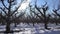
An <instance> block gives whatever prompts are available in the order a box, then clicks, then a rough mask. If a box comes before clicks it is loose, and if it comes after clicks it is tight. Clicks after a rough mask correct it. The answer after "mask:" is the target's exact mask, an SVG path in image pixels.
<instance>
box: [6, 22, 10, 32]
mask: <svg viewBox="0 0 60 34" xmlns="http://www.w3.org/2000/svg"><path fill="white" fill-rule="evenodd" d="M5 33H10V23H9V22H7V24H6V32H5Z"/></svg>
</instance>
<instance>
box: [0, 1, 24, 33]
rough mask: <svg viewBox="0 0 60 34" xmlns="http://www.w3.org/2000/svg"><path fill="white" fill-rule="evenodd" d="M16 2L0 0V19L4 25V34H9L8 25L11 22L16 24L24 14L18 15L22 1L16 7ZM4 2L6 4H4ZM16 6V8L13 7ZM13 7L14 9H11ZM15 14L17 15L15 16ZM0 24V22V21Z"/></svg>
mask: <svg viewBox="0 0 60 34" xmlns="http://www.w3.org/2000/svg"><path fill="white" fill-rule="evenodd" d="M16 1H17V0H0V2H1V3H2V5H3V6H2V7H1V6H0V19H1V20H2V19H3V20H2V21H3V22H4V21H5V23H6V33H9V32H11V31H10V24H11V23H13V22H17V20H18V19H19V18H20V17H21V16H23V15H24V14H25V13H21V14H20V13H18V9H19V8H20V6H21V4H22V2H23V1H24V0H21V2H20V3H19V5H17V3H16ZM5 2H7V3H6V4H7V5H6V4H5ZM15 5H17V6H15ZM13 7H14V8H13ZM17 14H19V15H18V16H17ZM0 22H1V21H0Z"/></svg>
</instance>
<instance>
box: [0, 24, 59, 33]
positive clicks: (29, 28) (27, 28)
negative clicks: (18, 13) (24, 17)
mask: <svg viewBox="0 0 60 34" xmlns="http://www.w3.org/2000/svg"><path fill="white" fill-rule="evenodd" d="M5 27H6V26H5V25H0V31H5ZM48 27H49V28H51V29H50V30H47V29H45V28H44V24H43V23H40V24H35V25H34V26H33V24H30V25H28V24H26V23H24V24H23V23H20V24H18V25H17V27H14V24H13V25H11V30H22V31H20V32H14V33H13V34H60V24H59V25H55V24H50V23H49V24H48Z"/></svg>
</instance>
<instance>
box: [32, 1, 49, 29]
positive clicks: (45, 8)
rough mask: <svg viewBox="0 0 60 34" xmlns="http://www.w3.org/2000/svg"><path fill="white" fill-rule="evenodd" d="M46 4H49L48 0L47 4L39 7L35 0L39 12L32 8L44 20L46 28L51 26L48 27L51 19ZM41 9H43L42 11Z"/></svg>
mask: <svg viewBox="0 0 60 34" xmlns="http://www.w3.org/2000/svg"><path fill="white" fill-rule="evenodd" d="M46 5H47V2H46V4H45V5H43V6H42V7H41V8H39V7H37V4H36V2H35V9H36V10H37V12H39V13H36V10H32V8H31V11H32V12H33V13H34V14H35V15H36V16H38V17H39V19H40V20H41V21H43V22H44V26H45V29H49V28H47V24H48V21H49V17H50V14H46V13H47V10H48V6H46ZM41 9H42V11H41Z"/></svg>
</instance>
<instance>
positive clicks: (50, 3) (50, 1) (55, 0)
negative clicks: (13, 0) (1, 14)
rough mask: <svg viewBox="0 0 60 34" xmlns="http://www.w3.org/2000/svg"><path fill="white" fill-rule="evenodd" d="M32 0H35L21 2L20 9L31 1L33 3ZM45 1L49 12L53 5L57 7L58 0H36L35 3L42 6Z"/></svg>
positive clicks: (18, 0)
mask: <svg viewBox="0 0 60 34" xmlns="http://www.w3.org/2000/svg"><path fill="white" fill-rule="evenodd" d="M34 1H35V0H27V1H26V2H25V3H22V6H21V7H22V9H25V8H26V7H27V6H28V4H29V2H32V3H33V4H34ZM45 1H46V2H47V4H48V6H49V8H50V9H49V12H52V11H51V10H52V9H53V7H54V8H57V6H58V4H59V0H37V5H38V6H42V5H44V4H45ZM19 2H21V1H20V0H17V3H19ZM5 4H6V5H7V3H6V2H5ZM0 6H2V5H1V3H0ZM20 9H21V8H20Z"/></svg>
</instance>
